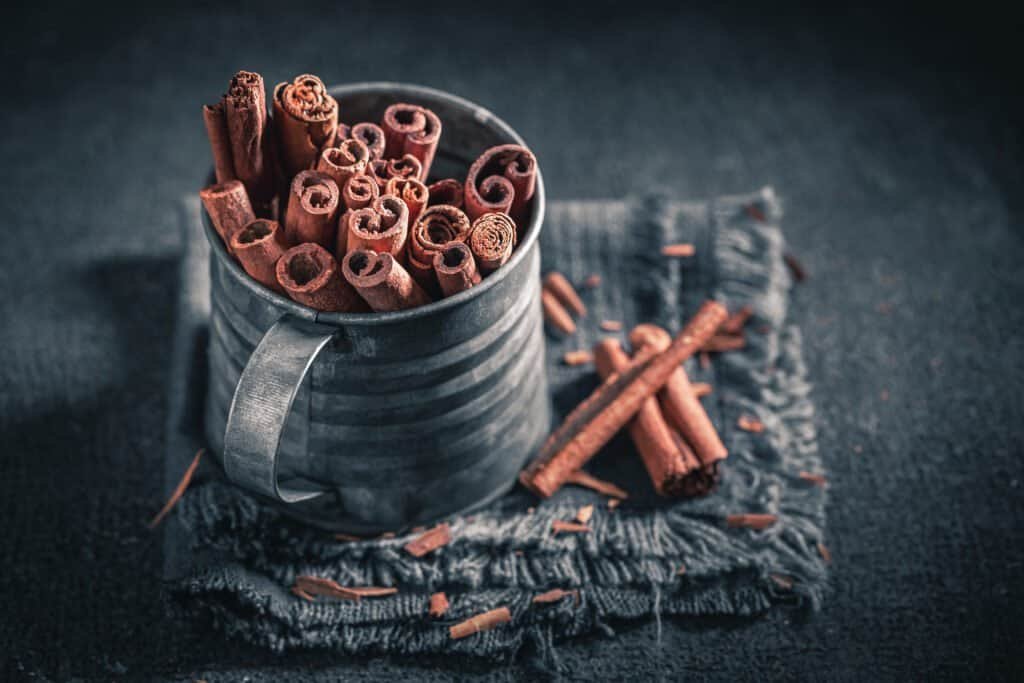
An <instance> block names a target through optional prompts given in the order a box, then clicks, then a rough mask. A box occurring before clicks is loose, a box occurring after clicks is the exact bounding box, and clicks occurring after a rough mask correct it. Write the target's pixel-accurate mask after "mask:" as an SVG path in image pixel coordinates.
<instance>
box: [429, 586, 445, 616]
mask: <svg viewBox="0 0 1024 683" xmlns="http://www.w3.org/2000/svg"><path fill="white" fill-rule="evenodd" d="M448 607H449V603H448V596H447V595H445V594H444V593H441V592H438V593H434V594H433V595H431V596H430V616H432V617H434V618H435V619H440V618H441V617H443V616H444V613H445V612H447V611H448Z"/></svg>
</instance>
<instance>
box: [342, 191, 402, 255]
mask: <svg viewBox="0 0 1024 683" xmlns="http://www.w3.org/2000/svg"><path fill="white" fill-rule="evenodd" d="M344 223H345V227H346V228H347V231H348V235H347V238H346V247H345V248H346V251H354V250H356V249H369V250H372V251H377V252H381V253H388V254H391V255H392V256H394V257H395V259H397V260H399V261H401V260H404V259H405V242H406V239H407V238H408V235H409V208H408V207H407V206H406V205H405V202H403V201H402V200H401V199H399V198H398V197H395V196H393V195H388V194H385V195H381V196H380V197H377V198H376V199H374V200H373V202H372V203H371V204H370V206H368V207H366V208H364V209H356V210H355V211H349V212H348V213H346V214H345V221H344Z"/></svg>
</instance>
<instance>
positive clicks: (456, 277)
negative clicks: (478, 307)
mask: <svg viewBox="0 0 1024 683" xmlns="http://www.w3.org/2000/svg"><path fill="white" fill-rule="evenodd" d="M434 272H435V273H436V274H437V281H438V283H439V284H440V285H441V291H442V292H443V293H444V295H445V296H454V295H456V294H458V293H459V292H464V291H466V290H467V289H469V288H470V287H472V286H474V285H478V284H480V273H479V272H477V269H476V261H475V260H474V259H473V254H472V252H470V250H469V247H467V246H466V245H465V244H464V243H462V242H449V243H448V244H446V245H444V248H443V249H441V251H439V252H436V253H435V254H434Z"/></svg>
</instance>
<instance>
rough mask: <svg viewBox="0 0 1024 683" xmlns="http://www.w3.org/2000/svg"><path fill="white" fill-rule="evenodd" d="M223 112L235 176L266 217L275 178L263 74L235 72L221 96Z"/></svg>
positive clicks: (273, 191) (261, 214)
mask: <svg viewBox="0 0 1024 683" xmlns="http://www.w3.org/2000/svg"><path fill="white" fill-rule="evenodd" d="M224 116H225V119H226V121H227V129H228V137H229V138H230V140H231V159H232V162H233V163H234V168H235V176H236V177H237V178H238V179H239V180H241V181H242V184H243V185H245V189H246V190H247V191H248V192H249V199H250V201H252V204H253V207H254V208H255V209H256V212H257V213H258V214H259V215H260V216H261V217H269V216H270V207H271V204H272V202H273V201H274V194H275V192H276V179H275V171H274V157H273V154H274V152H273V149H274V145H273V142H272V140H271V137H270V127H269V125H268V123H269V121H268V119H267V93H266V90H265V88H264V86H263V77H262V76H260V75H259V74H257V73H253V72H251V71H239V72H238V73H236V74H235V75H234V77H233V78H232V79H231V83H230V84H229V85H228V92H227V94H226V95H225V96H224Z"/></svg>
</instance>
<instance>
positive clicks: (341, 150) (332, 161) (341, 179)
mask: <svg viewBox="0 0 1024 683" xmlns="http://www.w3.org/2000/svg"><path fill="white" fill-rule="evenodd" d="M368 163H370V152H369V151H368V150H367V149H366V145H364V144H363V143H362V142H360V141H359V140H352V139H348V140H342V141H341V142H340V143H339V144H338V146H337V147H328V148H327V149H325V150H324V151H323V152H321V153H320V159H319V161H317V164H316V170H318V171H320V172H321V173H324V174H326V175H329V176H330V177H331V178H333V179H334V182H336V183H337V184H338V187H339V188H340V187H345V183H347V182H348V181H349V178H352V177H353V176H357V175H360V174H361V173H362V172H363V171H365V170H366V165H367V164H368Z"/></svg>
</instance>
